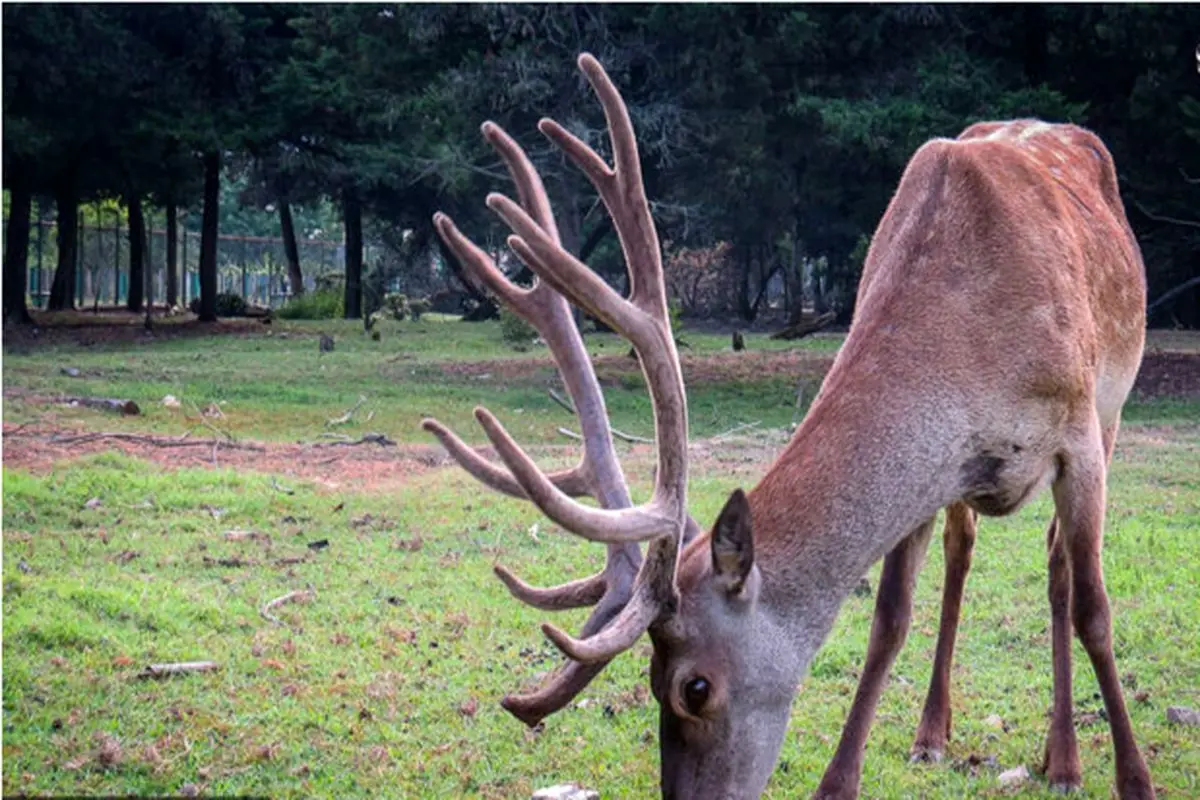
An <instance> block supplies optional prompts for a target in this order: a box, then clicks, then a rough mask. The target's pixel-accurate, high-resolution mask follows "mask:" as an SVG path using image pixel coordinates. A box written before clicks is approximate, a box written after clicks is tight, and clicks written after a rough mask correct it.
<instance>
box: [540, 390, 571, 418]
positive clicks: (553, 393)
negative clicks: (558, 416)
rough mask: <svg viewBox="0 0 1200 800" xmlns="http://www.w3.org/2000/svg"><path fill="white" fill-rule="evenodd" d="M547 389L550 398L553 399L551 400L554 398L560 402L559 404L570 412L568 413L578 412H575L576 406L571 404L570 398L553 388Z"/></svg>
mask: <svg viewBox="0 0 1200 800" xmlns="http://www.w3.org/2000/svg"><path fill="white" fill-rule="evenodd" d="M546 391H548V392H549V393H550V399H551V400H553V401H554V402H556V403H558V404H559V405H560V406H562V407H563V408H565V409H566V410H567V412H568V413H570V414H575V413H576V412H575V406H573V405H571V401H570V400H568V399H567V398H565V397H563V396H562V395H561V394H559V393H558V392H556V391H554V390H553V389H547V390H546Z"/></svg>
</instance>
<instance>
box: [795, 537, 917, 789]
mask: <svg viewBox="0 0 1200 800" xmlns="http://www.w3.org/2000/svg"><path fill="white" fill-rule="evenodd" d="M932 531H933V520H929V521H928V522H926V523H924V524H922V525H921V526H920V527H918V528H917V529H916V530H914V531H913V532H912V533H910V534H909V535H908V536H906V537H905V538H904V539H903V540H902V541H901V542H900V543H899V544H898V545H896V547H895V549H893V550H892V552H890V553H888V555H887V558H886V559H884V562H883V571H882V573H881V574H880V576H879V592H878V594H877V595H876V597H875V620H874V622H873V623H872V624H871V641H870V643H869V644H868V645H867V661H866V664H865V665H864V666H863V671H862V677H860V678H859V681H858V691H857V693H856V694H855V696H854V704H853V705H852V706H851V707H850V715H849V716H848V717H847V718H846V725H845V727H844V728H842V739H841V741H840V742H839V743H838V749H837V752H836V753H835V754H834V756H833V760H832V761H831V762H829V767H828V768H827V769H826V770H825V777H824V778H822V780H821V785H820V787H819V788H818V789H817V792H816V794H815V795H814V797H816V798H822V800H832V799H833V798H852V797H857V796H858V784H859V780H860V778H861V777H862V766H863V751H864V749H865V747H866V744H867V734H868V733H869V732H870V730H871V722H872V720H873V719H874V718H875V707H876V705H877V704H878V703H879V695H880V694H881V693H882V691H883V684H884V682H885V681H886V680H887V675H888V670H889V669H891V666H892V662H893V661H895V660H896V654H897V653H899V652H900V648H901V647H903V646H904V640H905V638H906V637H907V636H908V626H909V622H910V620H911V618H912V595H913V587H914V585H915V584H916V578H917V573H918V572H919V571H920V569H921V564H922V562H923V561H924V558H925V550H926V548H927V547H928V546H929V534H930V533H931V532H932Z"/></svg>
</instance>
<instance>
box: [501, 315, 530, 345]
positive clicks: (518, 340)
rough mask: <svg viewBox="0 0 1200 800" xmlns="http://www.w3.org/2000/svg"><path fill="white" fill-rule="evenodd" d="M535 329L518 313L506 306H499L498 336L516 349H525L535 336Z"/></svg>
mask: <svg viewBox="0 0 1200 800" xmlns="http://www.w3.org/2000/svg"><path fill="white" fill-rule="evenodd" d="M537 335H538V333H537V330H536V329H535V328H534V327H533V326H532V325H530V324H529V323H528V322H526V320H525V318H524V317H522V316H521V315H520V314H518V313H516V312H515V311H512V310H511V309H509V308H508V307H507V306H501V307H500V338H501V339H502V340H503V341H504V343H505V344H507V345H509V346H510V347H513V348H515V349H517V350H525V349H528V348H529V345H531V344H533V341H534V340H535V339H536V338H537Z"/></svg>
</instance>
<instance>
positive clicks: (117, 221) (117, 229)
mask: <svg viewBox="0 0 1200 800" xmlns="http://www.w3.org/2000/svg"><path fill="white" fill-rule="evenodd" d="M113 217H114V219H113V305H114V306H119V305H121V211H120V210H119V209H113Z"/></svg>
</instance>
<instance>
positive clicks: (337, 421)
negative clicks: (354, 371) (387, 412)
mask: <svg viewBox="0 0 1200 800" xmlns="http://www.w3.org/2000/svg"><path fill="white" fill-rule="evenodd" d="M365 402H367V396H366V395H365V394H360V395H359V396H358V402H357V403H355V404H354V407H353V408H350V409H348V410H347V411H346V413H345V414H342V415H341V416H340V417H334V418H333V419H327V420H325V427H326V428H332V427H333V426H335V425H345V424H346V423H347V422H349V421H350V420H351V419H353V418H354V412H355V411H358V410H359V409H360V408H362V404H363V403H365Z"/></svg>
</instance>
